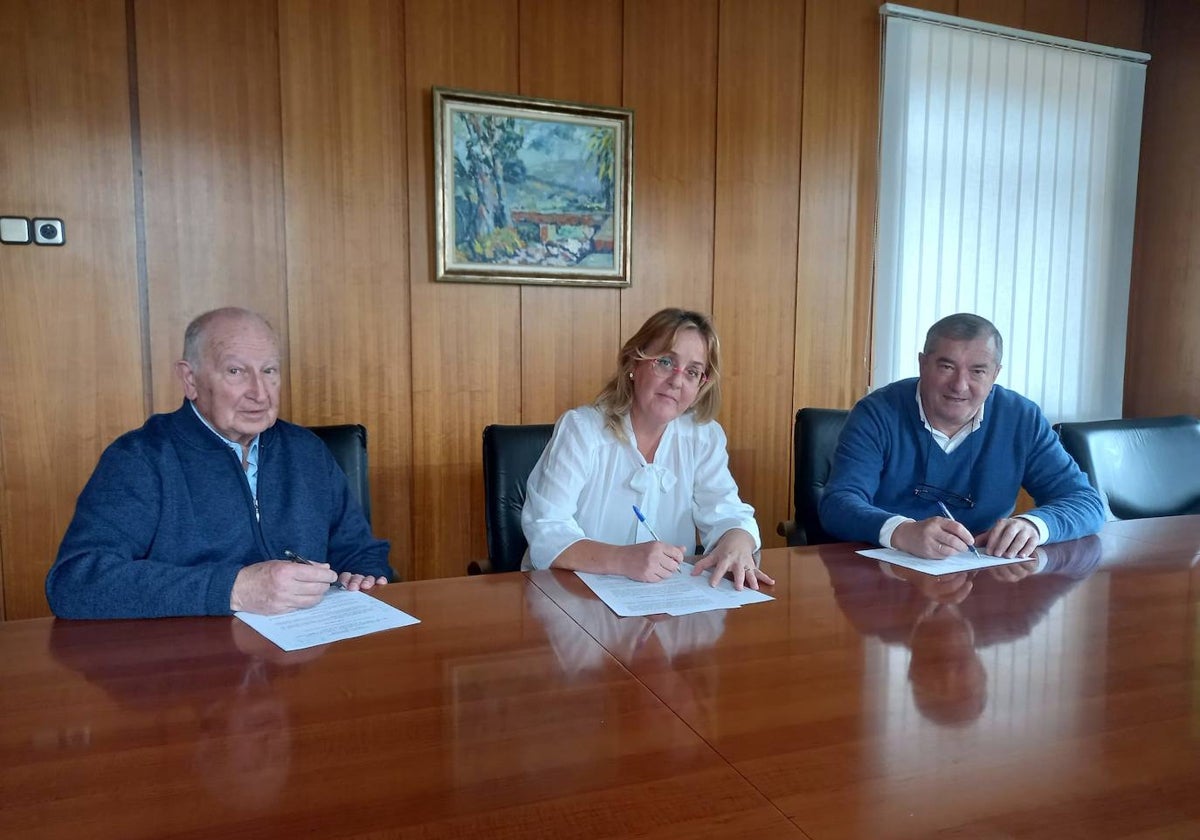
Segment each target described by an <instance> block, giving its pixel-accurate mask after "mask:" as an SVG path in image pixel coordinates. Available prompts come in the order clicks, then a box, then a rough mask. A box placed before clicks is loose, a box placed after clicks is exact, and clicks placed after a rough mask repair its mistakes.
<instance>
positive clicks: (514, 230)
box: [433, 88, 633, 286]
mask: <svg viewBox="0 0 1200 840" xmlns="http://www.w3.org/2000/svg"><path fill="white" fill-rule="evenodd" d="M433 149H434V175H435V177H434V212H435V214H436V220H435V231H436V234H435V236H436V240H437V241H436V251H437V279H438V280H446V281H458V282H475V283H478V282H483V283H542V284H555V285H570V286H628V285H629V239H630V230H629V223H630V214H631V203H632V202H631V192H632V189H631V187H632V178H633V112H632V111H630V110H627V109H624V108H606V107H600V106H594V105H577V104H572V103H569V102H555V101H552V100H547V99H530V98H527V97H520V96H507V95H501V94H489V93H474V92H471V91H463V90H450V89H446V88H434V89H433Z"/></svg>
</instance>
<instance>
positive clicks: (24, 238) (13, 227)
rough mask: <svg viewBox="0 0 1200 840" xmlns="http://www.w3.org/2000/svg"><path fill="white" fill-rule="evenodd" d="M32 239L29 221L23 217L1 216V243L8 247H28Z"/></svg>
mask: <svg viewBox="0 0 1200 840" xmlns="http://www.w3.org/2000/svg"><path fill="white" fill-rule="evenodd" d="M32 238H33V237H32V235H31V234H30V228H29V220H28V219H26V218H23V217H21V216H0V242H3V243H5V244H6V245H28V244H29V242H30V240H31V239H32Z"/></svg>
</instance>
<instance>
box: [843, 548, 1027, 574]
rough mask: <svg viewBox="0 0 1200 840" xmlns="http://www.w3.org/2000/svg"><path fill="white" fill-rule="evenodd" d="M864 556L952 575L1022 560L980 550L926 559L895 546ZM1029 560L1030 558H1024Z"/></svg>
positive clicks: (917, 569) (870, 550) (924, 570)
mask: <svg viewBox="0 0 1200 840" xmlns="http://www.w3.org/2000/svg"><path fill="white" fill-rule="evenodd" d="M858 553H859V554H861V555H862V556H863V557H871V558H874V559H875V560H882V561H883V562H885V563H894V564H895V565H897V566H904V567H905V568H906V569H913V570H914V571H918V572H924V573H925V574H927V575H935V576H936V575H951V574H954V573H955V572H969V571H971V570H972V569H986V568H988V567H990V566H1007V565H1008V564H1009V563H1020V562H1022V560H1017V559H1013V558H1012V557H993V556H992V555H990V554H984V553H983V552H982V551H981V552H979V556H978V557H976V556H975V555H974V554H972V553H971V552H969V551H960V552H959V553H958V554H951V555H950V556H949V557H947V558H946V559H945V560H926V559H925V558H924V557H914V556H913V555H911V554H907V553H905V552H903V551H897V550H896V549H894V548H871V549H866V550H864V551H860V552H858ZM1024 559H1025V560H1028V559H1030V558H1024Z"/></svg>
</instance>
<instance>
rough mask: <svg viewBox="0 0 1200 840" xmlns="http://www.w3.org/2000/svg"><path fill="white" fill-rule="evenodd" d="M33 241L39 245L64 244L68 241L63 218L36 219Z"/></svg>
mask: <svg viewBox="0 0 1200 840" xmlns="http://www.w3.org/2000/svg"><path fill="white" fill-rule="evenodd" d="M33 241H34V242H36V243H37V244H39V245H62V244H63V242H65V241H66V239H65V235H64V233H63V223H62V219H34V220H33Z"/></svg>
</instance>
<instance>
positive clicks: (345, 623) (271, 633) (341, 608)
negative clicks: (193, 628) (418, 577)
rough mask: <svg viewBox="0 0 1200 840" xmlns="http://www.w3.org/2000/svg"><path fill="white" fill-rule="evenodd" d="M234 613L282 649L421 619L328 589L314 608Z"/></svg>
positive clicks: (359, 595) (364, 596)
mask: <svg viewBox="0 0 1200 840" xmlns="http://www.w3.org/2000/svg"><path fill="white" fill-rule="evenodd" d="M234 615H236V616H237V617H238V618H240V619H241V620H242V621H244V622H246V623H247V624H249V625H250V626H251V627H253V628H254V629H255V630H257V631H258V632H259V633H261V634H263V635H264V636H266V637H267V638H268V639H270V640H271V641H272V642H274V643H275V644H277V645H279V647H281V648H283V649H284V650H301V649H303V648H309V647H314V646H316V645H324V644H328V643H329V642H336V641H340V640H341V639H352V638H354V637H355V636H365V635H367V634H368V633H377V632H379V631H380V630H391V629H393V628H395V627H407V626H409V625H410V624H419V623H420V619H418V618H413V617H412V616H411V615H409V614H408V613H406V612H402V611H401V610H398V609H396V608H395V607H393V606H392V605H391V604H385V603H384V602H383V601H380V600H377V599H375V598H372V597H371V596H370V595H367V594H366V593H363V592H351V591H349V590H345V589H331V590H329V594H327V595H326V596H325V597H324V598H322V599H321V603H319V604H317V605H316V606H315V607H309V608H308V609H304V610H296V611H295V612H290V613H284V614H283V615H257V614H255V613H248V612H238V613H234Z"/></svg>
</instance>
